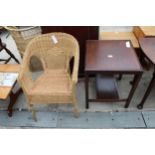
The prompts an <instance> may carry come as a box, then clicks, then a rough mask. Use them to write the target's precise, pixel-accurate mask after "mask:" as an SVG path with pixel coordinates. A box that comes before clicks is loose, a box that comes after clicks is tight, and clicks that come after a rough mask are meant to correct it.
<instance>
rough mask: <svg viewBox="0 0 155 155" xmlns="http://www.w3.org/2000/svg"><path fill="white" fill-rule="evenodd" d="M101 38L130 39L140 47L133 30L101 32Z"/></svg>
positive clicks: (135, 46)
mask: <svg viewBox="0 0 155 155" xmlns="http://www.w3.org/2000/svg"><path fill="white" fill-rule="evenodd" d="M100 40H130V41H131V42H132V44H133V47H134V48H139V43H138V40H137V38H136V36H135V35H134V33H133V32H101V33H100Z"/></svg>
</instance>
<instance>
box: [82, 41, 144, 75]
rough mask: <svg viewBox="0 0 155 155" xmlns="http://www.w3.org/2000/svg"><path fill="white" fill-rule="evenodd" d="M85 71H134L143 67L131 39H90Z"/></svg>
mask: <svg viewBox="0 0 155 155" xmlns="http://www.w3.org/2000/svg"><path fill="white" fill-rule="evenodd" d="M127 42H128V43H129V44H130V47H128V46H127V45H126V43H127ZM126 46H127V47H126ZM85 71H86V72H124V73H133V72H142V67H141V65H140V62H139V60H138V57H137V55H136V53H135V50H134V48H133V46H132V43H131V41H126V40H88V41H87V45H86V61H85Z"/></svg>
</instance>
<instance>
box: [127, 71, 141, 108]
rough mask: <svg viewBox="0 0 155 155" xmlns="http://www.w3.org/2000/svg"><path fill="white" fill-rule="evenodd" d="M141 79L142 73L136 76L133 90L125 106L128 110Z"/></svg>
mask: <svg viewBox="0 0 155 155" xmlns="http://www.w3.org/2000/svg"><path fill="white" fill-rule="evenodd" d="M141 77H142V73H138V74H136V75H135V76H134V80H133V85H132V88H131V90H130V93H129V96H128V99H127V101H126V104H125V106H124V107H125V108H128V107H129V104H130V101H131V99H132V96H133V94H134V92H135V90H136V88H137V86H138V83H139V81H140V79H141Z"/></svg>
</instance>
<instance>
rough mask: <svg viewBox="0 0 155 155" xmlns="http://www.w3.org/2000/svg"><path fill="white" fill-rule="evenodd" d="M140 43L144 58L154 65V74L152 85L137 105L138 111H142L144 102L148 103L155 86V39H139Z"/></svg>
mask: <svg viewBox="0 0 155 155" xmlns="http://www.w3.org/2000/svg"><path fill="white" fill-rule="evenodd" d="M139 43H140V46H141V49H142V51H143V54H144V56H145V57H146V58H147V59H148V60H149V61H150V62H151V63H152V64H153V65H154V72H153V75H152V79H151V81H150V84H149V86H148V88H147V90H146V92H145V94H144V97H143V99H142V100H141V102H140V104H139V105H137V108H138V109H142V108H143V105H144V102H145V101H146V99H147V97H148V96H149V94H150V92H151V90H152V88H153V86H154V84H155V38H152V37H150V38H149V37H148V38H141V39H139Z"/></svg>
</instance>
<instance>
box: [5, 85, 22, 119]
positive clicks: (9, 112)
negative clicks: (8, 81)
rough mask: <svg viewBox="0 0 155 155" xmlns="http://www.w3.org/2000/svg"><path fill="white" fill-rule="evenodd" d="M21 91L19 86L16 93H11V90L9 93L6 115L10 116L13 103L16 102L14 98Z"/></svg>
mask: <svg viewBox="0 0 155 155" xmlns="http://www.w3.org/2000/svg"><path fill="white" fill-rule="evenodd" d="M21 93H22V89H21V88H20V89H19V90H18V91H17V92H16V93H13V92H12V91H11V93H10V103H9V105H8V116H9V117H11V116H12V111H13V110H12V108H13V106H14V104H15V103H16V100H17V98H18V96H19V95H20V94H21Z"/></svg>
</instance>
